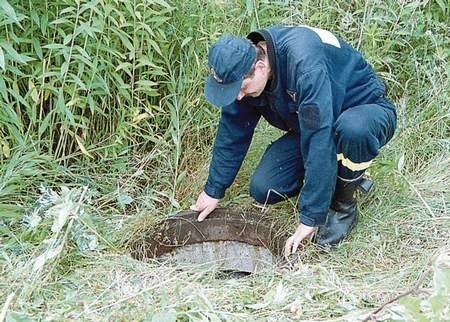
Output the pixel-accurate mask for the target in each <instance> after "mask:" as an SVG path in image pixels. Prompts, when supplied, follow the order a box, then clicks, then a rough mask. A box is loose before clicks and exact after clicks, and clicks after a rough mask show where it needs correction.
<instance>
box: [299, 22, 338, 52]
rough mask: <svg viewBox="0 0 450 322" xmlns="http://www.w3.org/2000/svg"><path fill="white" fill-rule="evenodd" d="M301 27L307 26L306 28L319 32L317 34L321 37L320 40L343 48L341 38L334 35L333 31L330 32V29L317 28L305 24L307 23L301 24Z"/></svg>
mask: <svg viewBox="0 0 450 322" xmlns="http://www.w3.org/2000/svg"><path fill="white" fill-rule="evenodd" d="M301 27H305V28H308V29H309V30H312V31H314V32H315V33H316V34H317V36H319V37H320V40H322V42H323V43H325V44H328V45H332V46H334V47H337V48H341V44H340V43H339V39H337V37H336V36H335V35H333V34H332V33H331V32H329V31H328V30H323V29H320V28H315V27H310V26H305V25H301Z"/></svg>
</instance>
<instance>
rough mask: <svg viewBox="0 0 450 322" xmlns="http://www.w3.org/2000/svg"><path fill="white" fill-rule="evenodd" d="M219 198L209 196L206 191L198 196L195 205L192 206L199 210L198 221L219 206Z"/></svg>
mask: <svg viewBox="0 0 450 322" xmlns="http://www.w3.org/2000/svg"><path fill="white" fill-rule="evenodd" d="M218 204H219V199H216V198H213V197H210V196H208V195H207V194H206V193H205V192H204V191H202V193H201V194H200V195H199V196H198V198H197V202H196V203H195V205H192V206H191V210H193V211H199V212H200V214H199V215H198V217H197V220H198V221H203V219H205V218H206V217H208V215H209V214H210V213H211V212H212V211H213V210H214V209H216V208H217V205H218Z"/></svg>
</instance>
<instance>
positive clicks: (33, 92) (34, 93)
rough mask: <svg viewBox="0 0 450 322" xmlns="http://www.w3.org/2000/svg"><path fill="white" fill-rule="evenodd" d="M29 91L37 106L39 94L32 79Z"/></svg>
mask: <svg viewBox="0 0 450 322" xmlns="http://www.w3.org/2000/svg"><path fill="white" fill-rule="evenodd" d="M28 89H29V91H30V92H31V98H32V100H33V102H35V103H36V104H37V103H38V102H39V94H38V91H37V89H36V86H35V85H34V83H33V81H32V79H31V78H29V79H28Z"/></svg>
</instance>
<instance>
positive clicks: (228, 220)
mask: <svg viewBox="0 0 450 322" xmlns="http://www.w3.org/2000/svg"><path fill="white" fill-rule="evenodd" d="M197 216H198V213H196V212H192V211H183V212H180V213H178V214H176V215H174V216H172V217H169V218H168V219H166V220H164V221H163V222H161V223H160V224H158V225H156V226H155V229H154V230H153V233H152V234H151V235H150V236H146V237H145V238H143V239H142V240H140V241H139V242H135V243H134V244H133V250H132V255H133V257H134V258H137V259H140V260H146V259H150V258H156V257H159V258H164V259H168V260H170V261H174V262H176V263H178V264H181V265H192V264H200V265H201V264H207V265H211V266H214V267H217V268H218V269H219V270H221V271H228V272H243V273H257V272H260V271H263V270H266V269H268V268H272V267H273V266H274V265H275V264H276V263H277V262H278V261H279V260H280V259H281V258H282V254H283V247H284V243H285V241H286V239H287V238H288V237H289V236H288V235H287V234H286V232H285V231H284V230H283V229H281V228H280V227H279V226H277V225H276V223H274V222H273V221H271V220H268V219H267V218H264V217H263V216H261V215H260V214H254V213H249V212H244V211H241V210H229V209H216V210H215V211H214V212H212V213H211V214H210V215H209V216H208V218H206V219H205V220H204V221H203V222H198V221H197Z"/></svg>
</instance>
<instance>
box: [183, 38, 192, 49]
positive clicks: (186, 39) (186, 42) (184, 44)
mask: <svg viewBox="0 0 450 322" xmlns="http://www.w3.org/2000/svg"><path fill="white" fill-rule="evenodd" d="M191 40H192V37H187V38H185V39H184V40H183V42H182V43H181V48H183V47H184V46H186V45H187V44H188V42H190V41H191Z"/></svg>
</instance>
